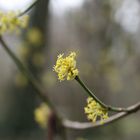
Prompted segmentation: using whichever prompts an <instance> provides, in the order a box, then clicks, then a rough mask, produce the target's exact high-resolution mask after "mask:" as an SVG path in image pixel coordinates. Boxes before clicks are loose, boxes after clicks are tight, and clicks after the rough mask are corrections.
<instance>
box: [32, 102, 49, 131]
mask: <svg viewBox="0 0 140 140" xmlns="http://www.w3.org/2000/svg"><path fill="white" fill-rule="evenodd" d="M49 114H50V109H49V107H48V106H47V105H46V104H45V103H42V104H41V105H40V106H39V107H38V108H36V109H35V111H34V115H35V121H36V122H37V123H38V124H39V125H40V126H41V127H42V128H45V127H46V125H47V121H48V116H49Z"/></svg>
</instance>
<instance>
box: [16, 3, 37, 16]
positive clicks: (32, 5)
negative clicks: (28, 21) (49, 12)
mask: <svg viewBox="0 0 140 140" xmlns="http://www.w3.org/2000/svg"><path fill="white" fill-rule="evenodd" d="M37 2H38V0H36V1H35V2H33V3H32V4H31V5H30V6H29V7H28V8H27V9H26V10H25V11H23V12H22V13H20V14H19V15H18V17H21V16H23V15H24V14H26V13H27V12H28V11H30V10H31V9H32V8H33V7H34V6H35V5H36V4H37Z"/></svg>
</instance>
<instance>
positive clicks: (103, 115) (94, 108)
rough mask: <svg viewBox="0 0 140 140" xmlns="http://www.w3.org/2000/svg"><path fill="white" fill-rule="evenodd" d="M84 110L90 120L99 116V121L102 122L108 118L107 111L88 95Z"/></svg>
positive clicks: (94, 119) (94, 120)
mask: <svg viewBox="0 0 140 140" xmlns="http://www.w3.org/2000/svg"><path fill="white" fill-rule="evenodd" d="M84 110H85V113H86V114H87V118H88V119H89V120H91V121H92V122H96V120H97V118H100V120H101V123H104V120H106V119H108V111H107V110H106V109H105V108H103V107H102V106H101V105H100V104H99V103H97V102H96V101H95V100H94V99H93V98H91V97H88V99H87V106H86V107H85V108H84Z"/></svg>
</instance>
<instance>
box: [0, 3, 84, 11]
mask: <svg viewBox="0 0 140 140" xmlns="http://www.w3.org/2000/svg"><path fill="white" fill-rule="evenodd" d="M83 1H84V0H52V1H51V8H52V10H53V12H54V11H56V12H57V13H58V11H59V13H63V12H64V11H65V10H67V9H69V8H73V7H77V6H80V5H81V4H82V2H83ZM31 2H32V0H0V8H2V9H5V10H24V9H25V7H26V6H28V5H29V4H30V3H31Z"/></svg>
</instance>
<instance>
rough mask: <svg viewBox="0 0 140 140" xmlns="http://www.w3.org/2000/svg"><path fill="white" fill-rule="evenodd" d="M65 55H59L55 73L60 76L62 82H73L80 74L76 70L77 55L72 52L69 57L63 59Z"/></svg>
mask: <svg viewBox="0 0 140 140" xmlns="http://www.w3.org/2000/svg"><path fill="white" fill-rule="evenodd" d="M63 56H64V54H60V55H58V58H57V61H56V65H55V66H54V67H53V69H54V71H55V72H56V73H57V74H58V79H59V80H60V81H63V80H65V78H66V79H67V80H73V79H74V78H75V77H76V76H77V75H78V73H79V71H78V69H77V68H76V60H75V58H76V53H75V52H71V53H70V55H69V56H67V57H65V58H63Z"/></svg>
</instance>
